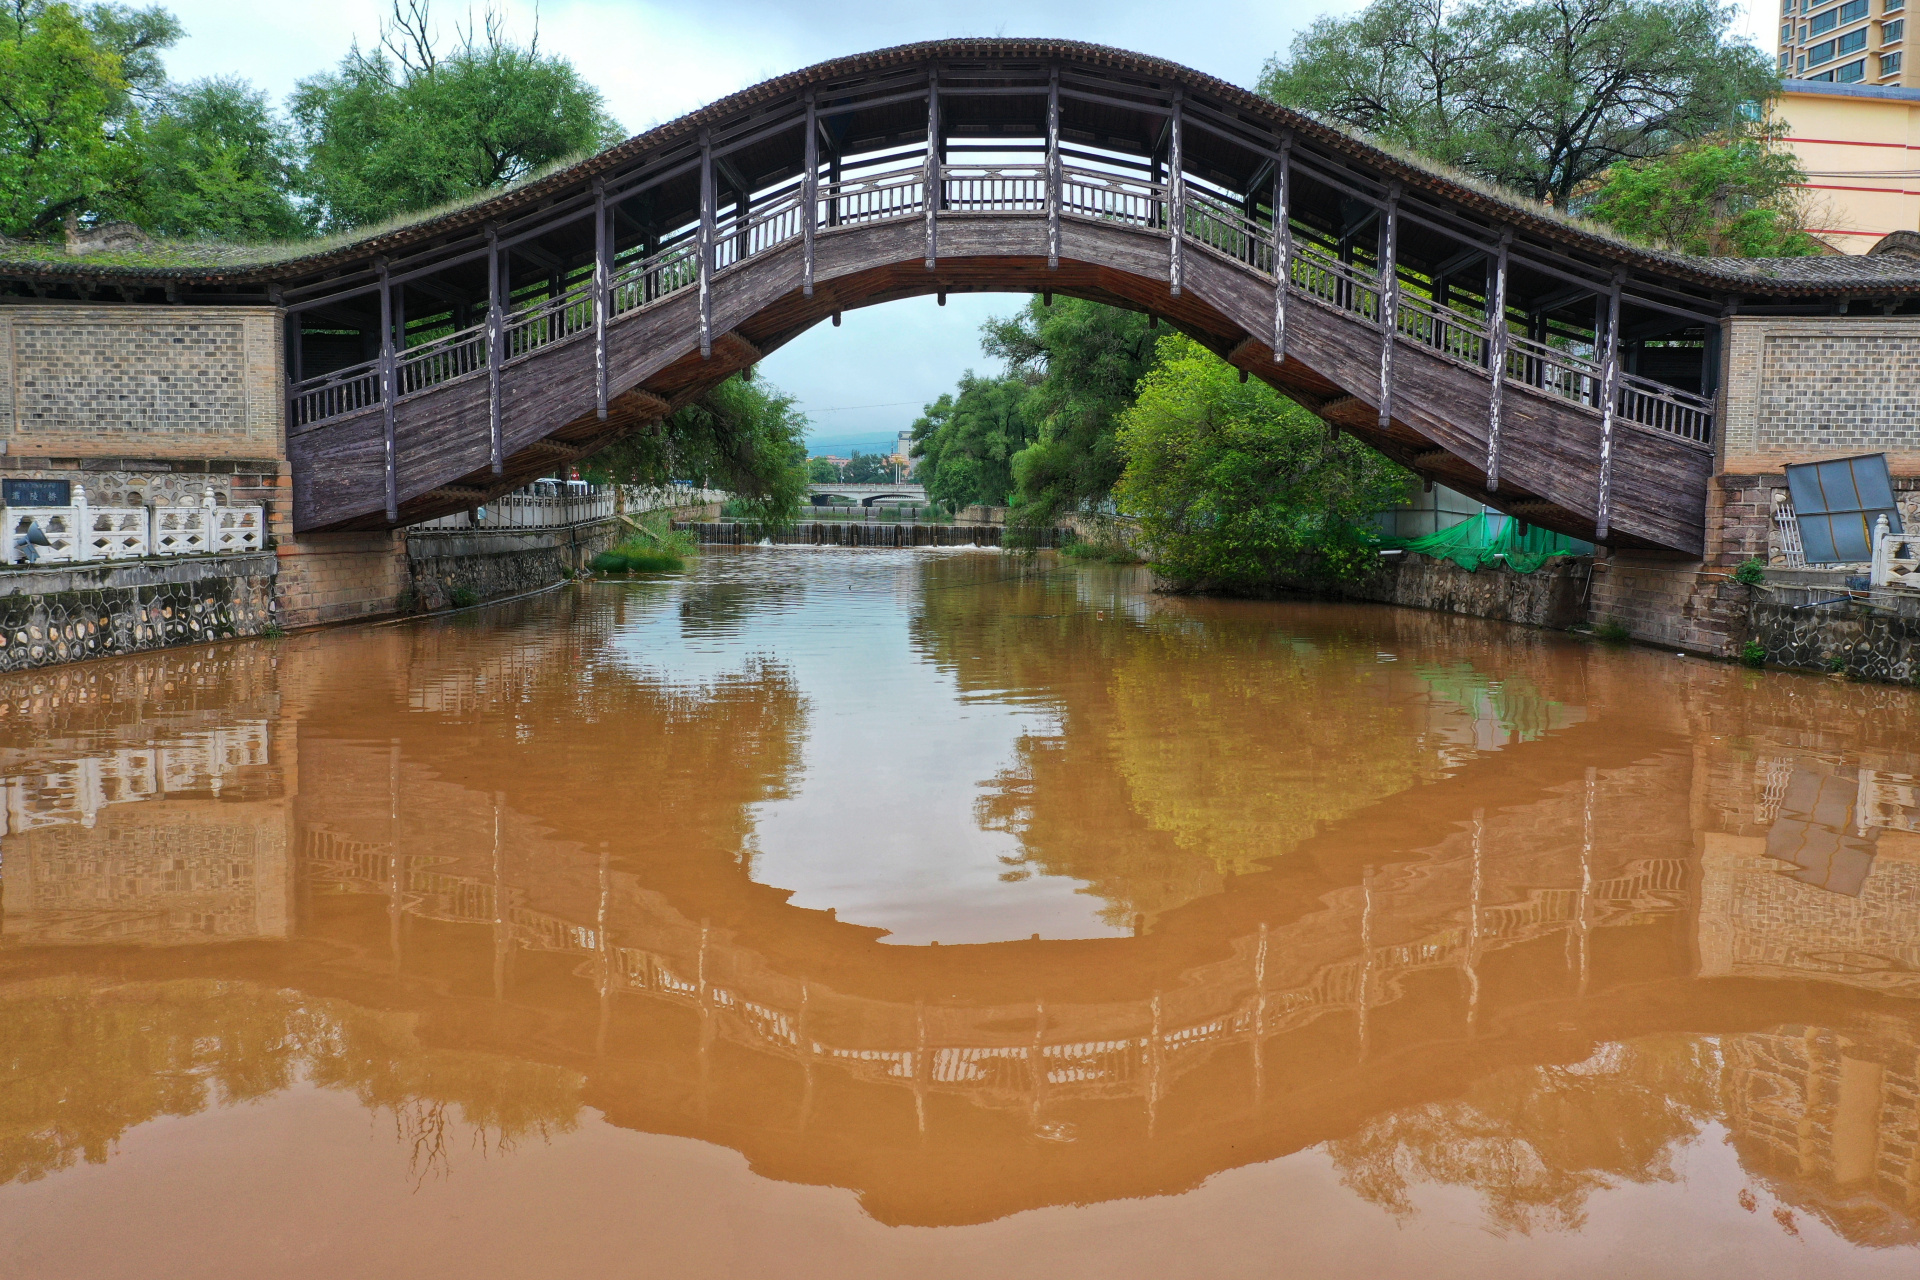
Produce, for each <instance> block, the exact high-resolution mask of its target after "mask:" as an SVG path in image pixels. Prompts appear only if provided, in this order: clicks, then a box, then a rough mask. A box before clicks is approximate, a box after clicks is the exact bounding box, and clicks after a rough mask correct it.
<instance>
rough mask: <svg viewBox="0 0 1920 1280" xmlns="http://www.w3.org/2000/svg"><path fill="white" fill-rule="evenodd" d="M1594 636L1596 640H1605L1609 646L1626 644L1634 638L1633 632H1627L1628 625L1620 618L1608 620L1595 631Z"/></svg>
mask: <svg viewBox="0 0 1920 1280" xmlns="http://www.w3.org/2000/svg"><path fill="white" fill-rule="evenodd" d="M1593 634H1594V636H1595V638H1597V639H1600V640H1605V641H1607V642H1608V643H1609V644H1625V643H1626V642H1627V641H1628V640H1631V639H1632V638H1633V632H1631V631H1629V630H1627V624H1626V623H1624V622H1622V621H1620V619H1618V618H1608V619H1607V620H1606V621H1605V622H1603V623H1601V624H1600V625H1599V626H1597V627H1595V628H1594V629H1593Z"/></svg>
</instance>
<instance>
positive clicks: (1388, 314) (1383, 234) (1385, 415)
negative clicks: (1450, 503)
mask: <svg viewBox="0 0 1920 1280" xmlns="http://www.w3.org/2000/svg"><path fill="white" fill-rule="evenodd" d="M1380 274H1381V281H1380V429H1381V430H1382V431H1385V430H1386V429H1387V426H1388V424H1389V423H1390V422H1392V420H1393V348H1394V336H1395V334H1396V333H1397V332H1398V330H1399V327H1400V184H1399V183H1398V182H1395V183H1394V184H1393V185H1392V186H1391V187H1389V188H1388V189H1387V203H1386V207H1385V208H1384V209H1382V210H1381V211H1380Z"/></svg>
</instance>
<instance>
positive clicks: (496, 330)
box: [487, 223, 506, 475]
mask: <svg viewBox="0 0 1920 1280" xmlns="http://www.w3.org/2000/svg"><path fill="white" fill-rule="evenodd" d="M500 285H501V280H500V233H499V232H498V231H497V230H495V229H494V227H493V225H492V224H491V223H489V224H488V225H487V462H488V465H489V466H491V467H492V468H493V474H495V475H499V474H500V472H501V470H502V469H503V468H504V466H505V463H506V458H505V455H504V450H503V448H502V445H501V440H500V361H501V351H500V347H501V344H502V343H503V342H505V341H506V324H505V316H504V314H503V312H504V307H503V306H502V303H501V299H500Z"/></svg>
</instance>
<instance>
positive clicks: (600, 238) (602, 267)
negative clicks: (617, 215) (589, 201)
mask: <svg viewBox="0 0 1920 1280" xmlns="http://www.w3.org/2000/svg"><path fill="white" fill-rule="evenodd" d="M608 254H609V246H608V244H607V184H606V182H605V181H603V180H602V179H600V178H595V179H594V180H593V380H594V388H593V408H594V414H595V416H597V417H599V418H602V419H604V418H605V417H606V416H607V284H608V280H609V278H610V277H611V275H612V264H611V263H610V262H609V261H608V260H607V259H608Z"/></svg>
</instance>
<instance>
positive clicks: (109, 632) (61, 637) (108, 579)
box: [0, 553, 277, 671]
mask: <svg viewBox="0 0 1920 1280" xmlns="http://www.w3.org/2000/svg"><path fill="white" fill-rule="evenodd" d="M276 567H277V566H276V562H275V559H274V557H273V555H272V554H271V553H265V554H261V555H249V556H223V557H221V558H219V559H209V560H199V561H190V562H185V563H178V564H154V563H150V562H141V563H135V564H126V565H111V566H109V565H100V566H85V567H75V568H72V569H9V570H6V571H4V572H0V638H3V640H4V643H0V671H25V670H30V669H32V668H35V667H46V666H52V665H55V664H57V663H63V662H84V661H86V660H87V659H89V658H105V657H110V656H113V655H115V654H122V653H138V652H140V651H142V650H148V649H164V648H168V647H170V646H173V645H182V644H196V643H198V642H200V641H203V640H222V639H228V638H231V637H235V636H255V635H259V634H261V633H262V632H263V631H265V630H266V629H267V628H268V627H269V626H271V625H273V622H274V604H273V578H274V572H275V569H276Z"/></svg>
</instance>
